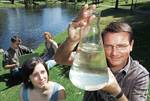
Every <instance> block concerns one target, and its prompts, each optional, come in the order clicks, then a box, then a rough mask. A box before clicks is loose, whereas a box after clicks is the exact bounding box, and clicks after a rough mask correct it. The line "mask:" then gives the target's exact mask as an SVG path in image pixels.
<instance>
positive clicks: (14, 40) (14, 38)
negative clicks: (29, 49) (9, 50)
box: [11, 35, 21, 43]
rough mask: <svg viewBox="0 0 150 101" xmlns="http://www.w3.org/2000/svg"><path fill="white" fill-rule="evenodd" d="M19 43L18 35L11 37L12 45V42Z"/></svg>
mask: <svg viewBox="0 0 150 101" xmlns="http://www.w3.org/2000/svg"><path fill="white" fill-rule="evenodd" d="M16 41H18V42H21V38H20V37H19V36H18V35H15V36H13V37H11V42H12V43H14V42H16Z"/></svg>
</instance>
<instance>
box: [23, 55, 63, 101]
mask: <svg viewBox="0 0 150 101" xmlns="http://www.w3.org/2000/svg"><path fill="white" fill-rule="evenodd" d="M22 72H23V84H22V85H21V89H20V101H65V90H64V87H63V86H61V85H60V84H58V83H56V82H53V81H49V72H48V68H47V65H46V64H45V63H44V62H43V60H42V59H41V58H38V57H36V58H35V57H33V58H31V59H29V60H27V61H25V62H24V63H23V65H22Z"/></svg>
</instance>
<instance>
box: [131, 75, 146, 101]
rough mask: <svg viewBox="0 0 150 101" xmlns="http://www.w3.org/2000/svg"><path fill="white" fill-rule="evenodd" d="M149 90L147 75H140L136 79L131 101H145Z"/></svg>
mask: <svg viewBox="0 0 150 101" xmlns="http://www.w3.org/2000/svg"><path fill="white" fill-rule="evenodd" d="M148 88H149V74H148V73H147V74H144V73H141V74H139V75H138V77H136V80H135V85H134V88H133V90H132V96H131V100H133V101H147V96H148Z"/></svg>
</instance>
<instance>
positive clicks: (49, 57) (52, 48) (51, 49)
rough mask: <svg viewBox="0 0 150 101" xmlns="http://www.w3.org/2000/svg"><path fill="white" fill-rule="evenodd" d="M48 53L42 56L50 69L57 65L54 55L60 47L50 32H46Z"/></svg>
mask: <svg viewBox="0 0 150 101" xmlns="http://www.w3.org/2000/svg"><path fill="white" fill-rule="evenodd" d="M44 38H45V47H46V53H45V54H44V55H43V56H42V57H41V58H42V59H43V60H44V61H45V62H46V64H47V66H48V69H50V68H51V67H53V66H54V65H56V61H55V60H54V55H55V53H56V50H57V48H58V45H57V43H56V42H55V41H54V40H53V36H52V34H51V33H49V32H44Z"/></svg>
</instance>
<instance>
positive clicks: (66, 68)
mask: <svg viewBox="0 0 150 101" xmlns="http://www.w3.org/2000/svg"><path fill="white" fill-rule="evenodd" d="M58 67H59V68H60V70H61V73H60V75H62V76H64V77H66V78H69V71H70V68H71V66H69V65H60V64H58Z"/></svg>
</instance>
